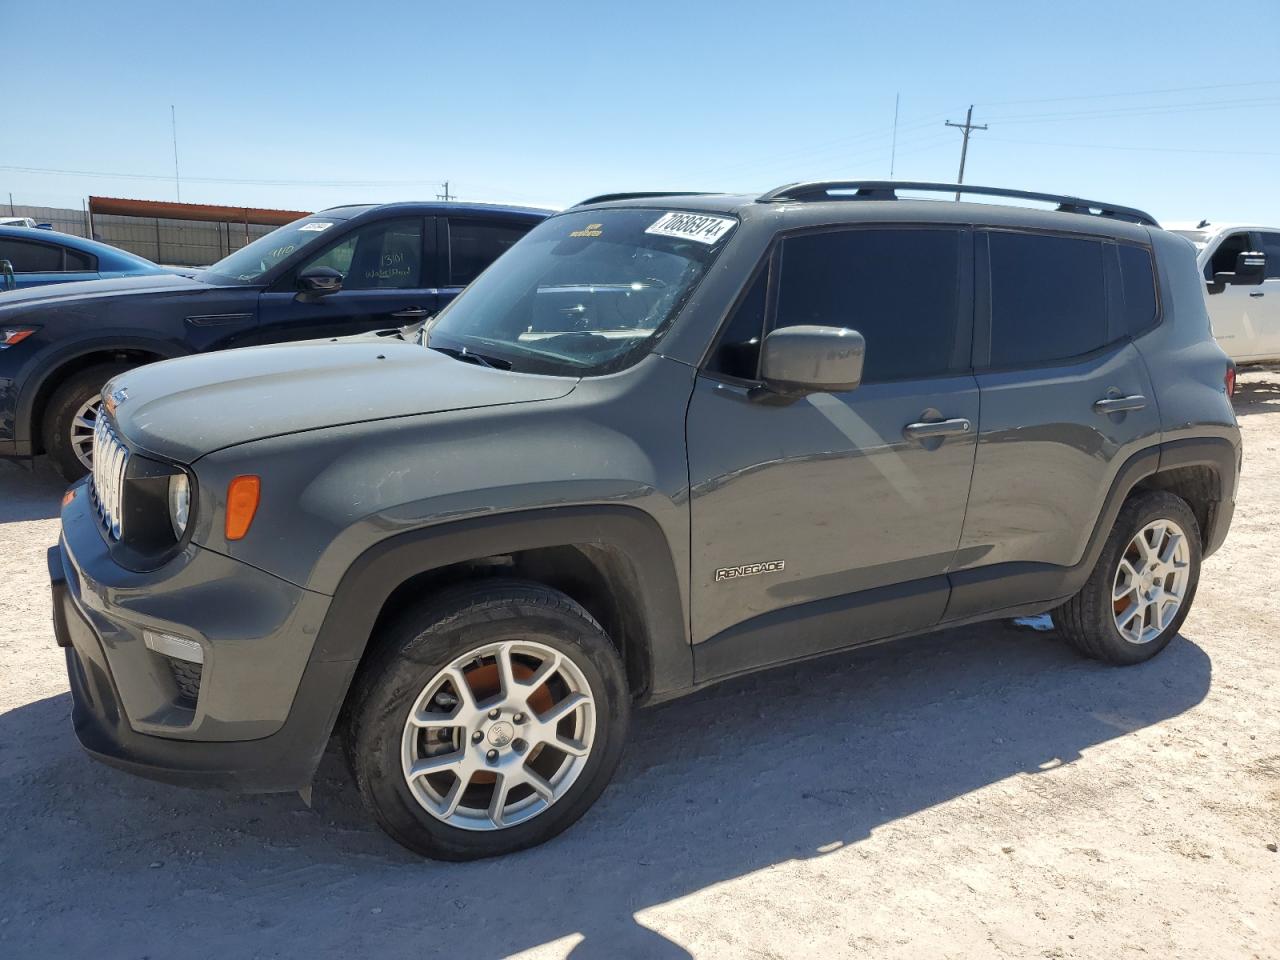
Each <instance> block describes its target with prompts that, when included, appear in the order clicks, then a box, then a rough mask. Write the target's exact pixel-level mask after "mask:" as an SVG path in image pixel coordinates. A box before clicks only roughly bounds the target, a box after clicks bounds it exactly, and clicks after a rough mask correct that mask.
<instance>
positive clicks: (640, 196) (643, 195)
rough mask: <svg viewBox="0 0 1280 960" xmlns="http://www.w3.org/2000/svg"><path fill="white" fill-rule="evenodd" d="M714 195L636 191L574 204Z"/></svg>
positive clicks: (666, 191)
mask: <svg viewBox="0 0 1280 960" xmlns="http://www.w3.org/2000/svg"><path fill="white" fill-rule="evenodd" d="M710 196H714V194H712V193H709V192H707V191H706V190H637V191H633V192H631V193H602V194H600V196H598V197H587V199H585V200H582V201H579V202H578V203H575V204H574V206H575V207H585V206H586V205H587V204H589V203H612V202H614V201H615V200H647V199H648V198H649V197H710Z"/></svg>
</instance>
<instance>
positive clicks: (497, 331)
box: [425, 210, 737, 376]
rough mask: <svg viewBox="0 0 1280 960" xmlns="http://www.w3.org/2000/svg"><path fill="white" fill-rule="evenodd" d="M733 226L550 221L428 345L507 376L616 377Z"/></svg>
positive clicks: (620, 218) (630, 216) (687, 219)
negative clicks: (513, 372)
mask: <svg viewBox="0 0 1280 960" xmlns="http://www.w3.org/2000/svg"><path fill="white" fill-rule="evenodd" d="M736 225H737V221H736V220H734V219H733V218H731V217H722V216H711V215H706V214H693V213H679V212H665V211H662V210H604V211H599V210H597V211H589V212H584V213H569V214H564V215H562V216H559V217H553V218H551V219H550V220H547V221H545V222H544V223H542V224H539V225H538V226H537V227H536V228H534V229H533V230H532V231H531V232H530V233H529V234H528V235H527V236H526V237H525V238H524V239H522V240H521V241H520V242H519V243H517V244H516V245H515V246H514V247H512V248H511V250H509V251H508V252H507V253H505V254H503V255H502V256H501V257H500V258H499V259H498V260H497V261H496V262H495V263H494V265H493V266H492V267H490V268H489V269H488V270H486V271H485V272H484V273H482V274H481V275H480V276H479V278H478V279H476V280H475V282H474V283H472V284H471V286H469V287H467V289H466V290H464V291H463V292H462V294H461V295H460V296H459V297H458V299H457V300H455V301H454V302H453V303H452V304H450V305H449V307H448V308H447V309H445V310H444V311H443V312H442V313H441V314H440V316H439V317H438V318H437V319H436V320H435V322H433V323H432V324H431V325H430V327H429V328H428V330H427V333H426V336H425V342H426V344H427V346H429V347H431V348H432V349H435V350H440V351H441V352H443V353H447V354H449V355H451V356H455V357H457V358H458V359H460V360H469V361H471V362H476V363H483V364H487V365H490V366H497V367H500V368H502V369H504V370H517V371H521V372H526V373H550V374H564V375H570V376H592V375H595V374H601V373H611V372H613V371H615V370H620V369H622V368H623V367H626V366H628V365H629V364H631V363H634V362H635V361H636V360H637V359H639V358H640V356H642V355H643V354H644V353H646V352H647V351H648V350H649V349H650V348H651V346H652V344H653V343H654V341H656V340H657V338H658V337H660V336H661V335H662V334H663V333H664V332H665V328H666V323H667V321H668V320H670V319H671V317H672V316H674V314H675V312H676V310H677V309H678V308H679V307H680V306H681V305H682V304H683V303H684V301H685V300H686V299H687V297H688V295H689V294H690V293H691V292H692V291H693V288H694V287H695V286H696V285H697V283H698V281H699V280H700V279H701V278H702V276H703V274H704V273H706V271H707V268H708V266H709V265H710V264H711V262H712V260H714V259H715V257H716V255H717V254H718V253H719V251H720V250H721V249H722V248H723V247H724V244H725V240H726V238H727V237H728V235H729V234H730V233H731V232H732V230H733V228H734V226H736Z"/></svg>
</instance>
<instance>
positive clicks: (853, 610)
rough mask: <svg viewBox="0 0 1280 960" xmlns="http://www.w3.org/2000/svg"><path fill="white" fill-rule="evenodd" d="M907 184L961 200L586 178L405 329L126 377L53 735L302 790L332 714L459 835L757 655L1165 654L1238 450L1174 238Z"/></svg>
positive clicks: (595, 770) (90, 509)
mask: <svg viewBox="0 0 1280 960" xmlns="http://www.w3.org/2000/svg"><path fill="white" fill-rule="evenodd" d="M906 188H910V189H911V190H912V191H921V190H926V189H930V190H937V189H945V190H947V191H952V190H954V189H956V188H955V187H953V186H945V187H940V185H937V184H905V185H904V184H892V183H858V182H855V183H847V182H840V183H816V184H802V185H792V186H789V187H784V188H781V189H778V190H775V191H773V192H771V193H768V194H766V195H764V196H760V197H745V196H710V195H679V194H673V195H652V194H628V195H613V196H608V197H599V198H595V199H594V200H592V201H588V202H586V203H584V204H581V205H579V206H578V207H575V208H573V209H571V210H568V211H566V212H565V213H562V214H560V215H558V216H555V217H552V218H551V219H549V220H547V221H545V222H544V223H542V224H540V225H539V226H538V227H536V228H535V229H534V230H533V231H532V232H531V233H529V234H528V235H527V236H526V237H525V238H524V239H523V240H521V241H520V242H519V243H518V244H517V245H516V246H515V247H513V248H512V249H511V250H510V251H509V252H508V253H506V254H505V255H504V256H502V257H501V258H500V259H499V260H498V261H497V262H496V263H495V264H494V265H493V266H492V267H491V268H489V269H488V270H487V271H486V272H485V273H483V274H482V275H481V276H480V278H479V279H477V280H476V281H475V282H474V283H473V284H472V285H471V286H470V287H469V288H468V289H467V290H466V291H465V292H464V293H463V294H462V295H461V296H460V297H459V298H458V299H457V300H456V301H455V302H454V303H453V304H452V305H451V306H449V307H448V308H447V309H446V310H445V311H444V312H442V313H441V314H440V315H439V317H438V318H437V319H435V320H434V321H432V322H431V323H430V325H429V326H428V327H427V328H426V329H425V330H423V331H421V332H420V333H418V334H416V335H412V336H411V335H409V334H400V335H397V334H391V335H387V336H378V335H373V334H369V335H365V336H362V337H357V338H352V339H347V340H343V341H339V342H315V343H306V344H293V345H284V346H269V347H258V348H250V349H245V350H234V351H229V352H226V353H218V354H209V355H202V356H195V357H190V358H184V359H180V360H174V361H170V362H164V363H158V364H155V365H152V366H148V367H145V368H141V369H137V370H132V371H129V372H127V373H125V374H122V375H121V376H119V377H117V378H116V379H115V380H113V381H112V382H110V383H109V384H108V385H107V387H106V389H105V391H104V407H105V409H106V410H107V411H108V412H107V414H106V415H105V416H103V417H102V418H100V420H99V424H98V428H97V436H96V441H95V442H96V447H95V453H94V458H93V462H94V473H93V476H92V477H91V478H89V479H87V480H84V481H81V482H80V483H79V484H78V485H76V486H74V487H72V488H71V490H70V491H69V492H68V494H67V497H66V500H65V505H64V508H63V513H62V538H61V542H60V544H59V545H58V546H57V547H54V548H53V549H52V550H51V552H50V573H51V577H52V580H53V585H54V595H55V620H56V631H57V636H58V641H59V643H60V644H62V645H63V646H64V647H66V656H67V666H68V671H69V673H70V681H71V688H72V691H73V694H74V702H75V705H74V713H73V716H74V723H75V729H76V733H77V735H78V736H79V738H80V741H81V742H82V743H83V745H84V746H85V748H86V749H87V750H88V751H89V752H90V753H91V754H93V755H94V756H95V757H98V758H100V759H102V760H105V761H106V762H108V763H111V764H113V765H116V766H119V767H122V768H124V769H127V770H130V771H133V772H136V773H140V774H144V775H146V776H151V777H157V778H161V779H165V780H171V781H177V782H181V783H205V784H218V785H224V786H230V787H233V788H236V789H240V790H253V791H267V790H299V789H302V790H305V789H307V785H308V784H309V783H310V781H311V778H312V776H313V773H314V770H315V768H316V765H317V762H318V761H319V759H320V756H321V754H322V752H323V751H324V749H325V746H326V743H327V742H328V741H329V739H330V736H331V734H333V733H335V732H337V733H339V734H340V735H341V737H342V738H343V739H344V740H345V744H346V748H347V752H348V756H349V759H350V763H351V767H352V769H353V771H354V776H355V780H356V782H357V783H358V785H359V790H360V793H361V794H362V796H363V798H364V800H365V802H366V803H367V804H368V807H369V809H370V810H371V811H372V813H373V815H374V816H375V817H376V818H377V820H378V822H379V823H380V824H381V825H382V826H383V827H384V828H385V829H386V830H387V831H388V832H389V833H390V834H391V835H392V836H393V837H394V838H395V839H396V840H398V841H400V842H401V843H403V844H404V845H405V846H407V847H410V848H411V849H413V850H416V851H419V852H421V853H423V854H427V855H430V856H436V857H444V858H453V859H467V858H473V857H481V856H488V855H492V854H498V853H502V852H505V851H510V850H516V849H519V848H521V847H527V846H529V845H531V844H535V843H538V842H540V841H543V840H545V839H547V838H548V837H551V836H554V835H555V834H557V833H558V832H560V831H561V830H564V829H565V828H566V827H567V826H569V825H570V824H571V823H573V822H574V821H575V820H576V819H577V818H578V817H580V816H581V815H582V814H583V812H584V811H585V810H586V809H587V808H588V807H589V806H590V805H591V803H592V802H593V801H594V800H595V799H596V797H597V796H599V794H600V792H601V791H602V790H603V789H604V786H605V784H606V783H607V782H608V780H609V778H610V776H611V774H612V773H613V770H614V767H615V766H616V764H617V762H618V757H619V754H620V752H621V750H622V747H623V741H624V739H625V737H626V732H627V722H628V714H629V711H630V709H631V707H632V705H634V704H640V703H652V702H655V701H659V700H663V699H666V698H670V697H673V696H676V695H679V694H682V693H686V692H688V691H690V690H694V689H696V688H698V687H701V686H704V685H706V684H709V683H714V682H715V681H717V680H721V679H724V678H726V677H730V676H733V675H735V674H740V673H743V672H745V671H750V670H755V669H759V668H762V667H768V666H771V665H774V664H779V663H785V662H788V661H792V660H796V659H799V658H802V657H811V656H815V655H818V654H822V653H827V652H829V651H833V650H840V649H844V648H847V647H851V646H854V645H857V644H865V643H869V642H872V641H879V640H885V639H888V638H891V637H902V636H906V635H909V634H918V633H922V632H924V631H928V630H933V629H935V628H938V627H942V626H947V625H952V624H957V623H966V622H972V621H975V620H985V619H991V618H997V617H1012V616H1019V615H1026V614H1034V613H1039V612H1043V611H1050V610H1051V611H1053V620H1054V623H1055V624H1056V626H1057V629H1058V630H1059V631H1060V632H1061V634H1062V635H1063V636H1064V637H1065V638H1066V639H1067V640H1068V641H1070V642H1071V643H1073V644H1074V645H1075V646H1076V647H1078V648H1079V649H1080V650H1081V651H1082V652H1083V653H1084V654H1086V655H1088V656H1091V657H1096V658H1099V659H1101V660H1105V661H1108V662H1111V663H1116V664H1134V663H1139V662H1141V661H1143V660H1146V659H1148V658H1149V657H1152V656H1154V655H1155V654H1157V653H1158V652H1159V651H1160V650H1161V649H1162V648H1163V647H1164V646H1165V645H1166V644H1167V643H1168V642H1169V641H1170V639H1171V638H1172V637H1173V635H1174V634H1175V633H1176V631H1177V630H1178V628H1179V626H1180V625H1181V623H1182V621H1183V618H1185V617H1186V615H1187V612H1188V610H1189V608H1190V606H1191V603H1192V599H1193V598H1194V595H1195V591H1196V582H1197V578H1198V576H1199V573H1200V563H1201V560H1202V558H1203V557H1205V556H1207V555H1208V554H1210V553H1212V552H1213V551H1214V550H1215V549H1217V548H1218V546H1219V545H1220V544H1221V543H1222V541H1223V538H1224V537H1225V536H1226V533H1227V527H1228V525H1229V523H1230V520H1231V514H1232V510H1233V506H1234V498H1235V491H1236V478H1237V472H1238V469H1239V464H1240V437H1239V431H1238V430H1237V427H1236V423H1235V418H1234V416H1233V414H1232V410H1231V404H1230V401H1229V398H1228V394H1227V389H1226V388H1225V385H1224V380H1225V378H1226V377H1227V374H1228V361H1227V358H1226V357H1225V355H1224V354H1223V353H1222V351H1221V350H1220V349H1219V348H1218V347H1217V345H1216V344H1215V343H1214V340H1213V338H1212V336H1211V335H1210V332H1209V321H1208V318H1207V316H1206V314H1205V305H1204V298H1203V295H1202V293H1201V282H1200V278H1199V273H1198V271H1197V269H1196V259H1195V251H1194V249H1193V248H1192V247H1191V245H1190V244H1189V243H1187V241H1185V240H1183V239H1181V238H1179V237H1176V236H1173V235H1171V234H1169V233H1166V232H1164V231H1162V230H1160V229H1159V228H1158V227H1157V225H1156V224H1155V222H1154V221H1153V220H1152V219H1151V218H1150V217H1149V216H1147V215H1146V214H1143V213H1142V212H1141V211H1137V210H1131V209H1127V208H1122V207H1114V206H1109V205H1103V204H1098V203H1094V202H1091V201H1083V200H1076V199H1073V198H1066V197H1049V196H1046V195H1039V194H1024V193H1017V192H1014V191H1000V190H992V189H984V188H974V187H966V188H964V189H965V191H966V192H967V193H970V194H977V195H985V194H996V195H1002V196H1006V197H1013V198H1024V199H1030V200H1038V201H1044V200H1050V201H1052V202H1053V203H1055V204H1056V205H1057V208H1056V209H1053V210H1043V209H1027V208H1019V207H1013V206H1008V205H991V204H981V203H951V202H947V203H942V202H937V201H928V200H920V199H902V198H900V197H899V196H898V192H897V191H902V190H904V189H906Z"/></svg>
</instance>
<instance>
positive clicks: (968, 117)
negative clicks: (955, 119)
mask: <svg viewBox="0 0 1280 960" xmlns="http://www.w3.org/2000/svg"><path fill="white" fill-rule="evenodd" d="M947 126H948V127H955V128H956V129H957V130H963V131H964V139H963V140H962V141H960V176H958V177H957V178H956V183H964V158H965V156H966V155H967V154H968V153H969V134H970V133H971V132H972V131H974V130H985V129H987V125H986V124H985V123H983V124H976V123H974V122H973V104H969V112H968V113H967V114H965V118H964V123H952V122H951V121H950V120H948V121H947ZM956 199H957V200H959V199H960V191H959V190H957V191H956Z"/></svg>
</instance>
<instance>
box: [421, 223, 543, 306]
mask: <svg viewBox="0 0 1280 960" xmlns="http://www.w3.org/2000/svg"><path fill="white" fill-rule="evenodd" d="M436 224H437V226H436V237H437V243H438V249H439V251H440V257H439V262H440V266H439V270H440V275H441V278H442V282H441V288H440V306H441V308H443V307H445V306H447V305H448V303H449V301H450V300H452V299H453V298H454V297H456V296H457V295H458V294H459V293H461V292H462V289H463V287H465V286H466V285H467V284H469V283H470V282H471V281H472V280H474V279H475V278H476V277H478V276H480V274H481V273H482V272H484V270H485V268H487V267H488V266H489V264H491V263H493V261H495V260H497V259H498V257H500V256H502V255H503V254H504V253H506V252H507V251H508V250H509V249H511V248H512V247H513V246H515V244H516V241H517V240H519V239H520V238H521V237H523V236H524V235H525V234H526V233H528V232H529V231H530V230H532V229H533V228H534V226H535V225H534V224H533V223H525V222H523V221H519V220H499V219H497V218H488V219H486V218H483V217H469V216H463V215H456V216H455V215H451V216H448V217H437V218H436Z"/></svg>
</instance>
